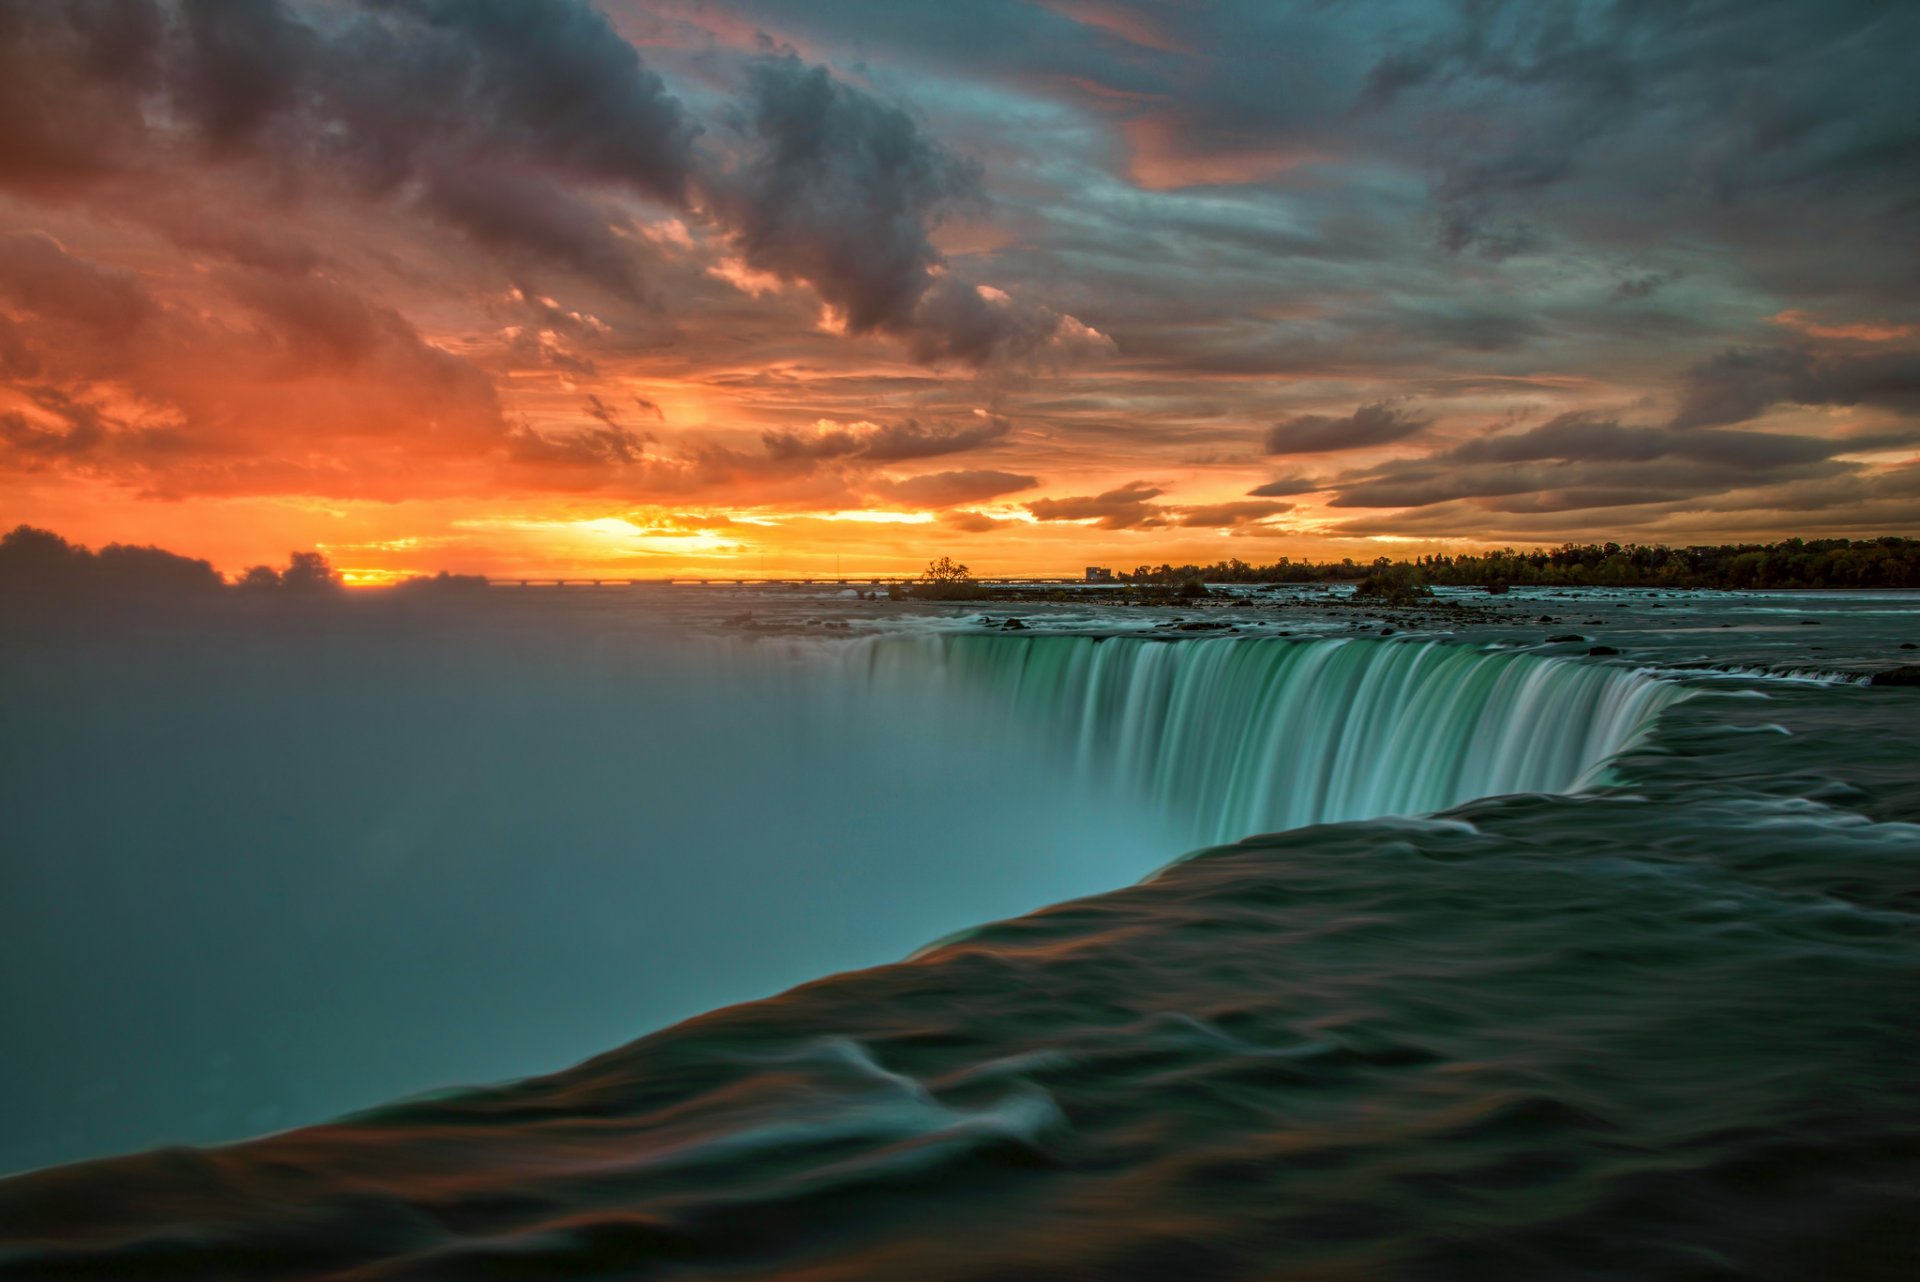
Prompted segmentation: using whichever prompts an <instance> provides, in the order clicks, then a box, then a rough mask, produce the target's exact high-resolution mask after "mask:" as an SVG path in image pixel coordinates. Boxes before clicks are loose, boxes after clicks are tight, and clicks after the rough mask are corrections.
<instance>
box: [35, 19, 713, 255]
mask: <svg viewBox="0 0 1920 1282" xmlns="http://www.w3.org/2000/svg"><path fill="white" fill-rule="evenodd" d="M0 71H3V72H6V73H8V74H5V75H0V111H4V114H5V116H6V117H7V119H8V121H9V125H8V129H7V130H6V133H5V137H6V139H7V141H6V142H4V143H0V185H13V186H23V187H28V188H32V187H36V186H40V185H44V184H46V183H49V182H68V183H72V182H79V181H84V180H87V179H92V178H99V177H102V176H105V175H107V174H110V173H115V172H118V173H123V174H132V175H146V174H150V173H151V171H152V169H153V167H154V166H155V165H156V164H158V163H160V161H161V160H162V159H163V158H164V156H165V154H166V147H167V143H168V139H169V135H168V134H167V133H166V132H165V131H163V130H160V129H158V128H156V127H155V126H154V125H153V124H152V123H151V121H152V116H153V110H152V109H153V108H154V107H156V106H163V107H166V108H170V109H171V112H172V114H173V117H174V119H176V120H177V121H179V122H181V123H184V124H186V125H188V126H190V127H191V132H192V136H194V137H195V138H197V140H198V142H199V143H200V144H201V145H203V146H204V147H206V148H208V149H210V150H212V151H214V152H216V153H220V154H232V153H236V152H239V151H242V150H246V151H249V152H250V154H251V155H253V156H254V157H255V158H256V159H258V160H259V161H260V162H261V163H263V164H266V165H269V166H273V167H276V168H279V169H280V170H282V171H283V172H284V173H285V174H286V175H287V176H288V177H290V178H293V179H295V180H299V179H301V178H303V177H304V176H305V173H304V171H306V170H307V169H308V168H309V167H311V168H313V169H315V170H321V171H333V170H337V169H339V168H341V167H343V166H344V168H345V169H346V170H348V171H349V172H351V173H353V174H354V175H356V176H357V178H358V180H359V181H360V182H361V183H362V184H363V185H364V186H365V187H367V188H369V189H371V190H373V191H376V192H400V191H403V190H405V189H406V187H407V184H409V183H415V182H417V183H418V185H419V186H420V188H421V189H422V190H423V192H424V196H425V203H426V206H427V207H428V208H429V209H431V210H432V211H433V212H435V213H436V214H438V215H439V216H440V217H442V218H443V219H445V220H446V221H448V222H450V223H453V224H455V225H457V226H459V227H461V228H462V229H463V230H465V231H468V232H469V233H471V234H472V235H474V236H475V237H476V238H477V239H479V240H480V241H482V242H483V243H486V244H488V245H490V246H493V247H496V248H511V249H516V250H520V251H524V252H526V253H529V254H532V255H535V256H539V257H547V258H553V259H557V260H559V261H561V262H562V263H564V264H566V265H568V266H572V267H575V268H579V269H586V270H595V271H599V270H607V269H609V268H610V267H613V266H615V264H613V262H612V259H613V258H614V257H615V256H616V255H617V254H618V250H617V247H616V246H615V243H614V241H613V239H612V237H611V234H610V232H609V230H608V220H607V218H606V217H605V216H603V215H596V214H594V213H592V212H591V211H590V209H589V207H588V205H587V204H586V203H585V202H584V200H583V199H582V197H581V196H579V195H578V194H576V193H572V192H569V191H566V190H563V189H561V188H560V187H559V186H557V185H556V183H555V182H554V181H553V179H552V178H550V177H548V176H547V175H562V176H564V177H565V178H566V180H568V181H570V182H574V183H581V182H584V183H603V184H609V185H613V186H618V187H624V188H627V189H629V190H631V191H634V192H636V193H638V194H641V195H644V196H648V197H651V198H654V199H657V200H662V201H665V202H668V203H670V204H678V203H680V202H681V201H682V200H683V199H684V197H685V193H686V189H687V181H688V177H689V175H690V174H691V172H692V168H693V148H692V142H693V137H694V134H695V132H696V130H695V128H694V126H693V124H692V123H691V122H690V121H689V120H688V118H687V116H686V114H685V112H684V111H683V110H682V108H681V107H680V104H679V103H678V101H677V100H675V99H674V98H673V97H672V96H671V95H669V94H668V93H667V91H666V87H665V84H664V83H663V82H662V81H661V79H660V78H659V76H657V75H656V74H654V73H653V72H652V71H651V70H650V69H648V68H647V67H646V66H645V65H644V64H643V63H642V62H641V60H640V57H639V55H638V53H637V52H636V51H635V50H634V48H633V46H632V45H630V44H628V43H627V42H626V41H625V40H623V39H621V38H620V36H619V35H618V34H616V33H615V32H614V30H613V28H612V27H611V26H609V25H608V24H607V22H606V20H605V19H604V18H603V17H602V16H600V15H599V14H598V13H596V12H595V11H594V10H593V9H591V8H589V7H588V6H586V5H585V4H582V3H577V2H575V0H548V2H546V3H524V2H520V0H458V2H455V0H388V2H379V3H376V2H375V0H361V2H358V3H342V4H339V5H327V4H313V3H309V4H302V5H293V4H283V3H281V2H280V0H258V2H257V3H249V4H226V3H219V2H218V0H177V3H173V4H164V5H162V4H146V3H137V2H130V3H126V4H118V5H108V4H87V3H79V4H58V5H53V4H49V5H22V6H9V7H8V9H7V11H6V12H5V13H4V14H0ZM617 274H618V273H617V272H616V276H617Z"/></svg>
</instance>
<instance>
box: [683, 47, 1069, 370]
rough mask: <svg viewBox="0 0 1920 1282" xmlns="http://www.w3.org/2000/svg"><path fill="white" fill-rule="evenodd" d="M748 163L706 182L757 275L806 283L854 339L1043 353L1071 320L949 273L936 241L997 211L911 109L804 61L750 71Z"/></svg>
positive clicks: (941, 354) (976, 175) (989, 354)
mask: <svg viewBox="0 0 1920 1282" xmlns="http://www.w3.org/2000/svg"><path fill="white" fill-rule="evenodd" d="M747 80H748V98H749V104H750V105H749V107H748V109H747V111H746V112H745V114H744V118H743V120H742V121H741V122H740V128H741V130H742V132H743V133H744V134H745V136H746V139H747V143H748V146H747V154H746V157H745V159H744V161H743V162H742V163H740V164H739V165H737V166H735V167H733V168H730V169H727V170H724V171H721V172H717V173H714V174H712V175H710V176H709V177H708V178H707V183H708V185H709V186H710V188H711V189H712V200H713V205H714V209H715V211H716V213H717V214H718V215H719V217H720V220H721V222H722V223H723V224H724V225H725V226H726V227H727V228H728V229H729V230H730V232H731V234H732V236H733V238H734V240H735V242H736V244H737V245H738V247H739V250H740V253H741V256H742V257H743V258H744V259H745V260H746V262H747V263H748V264H750V265H751V266H753V267H755V268H757V269H759V270H761V271H766V272H771V273H772V274H774V275H776V276H778V277H780V278H782V279H784V280H790V281H802V282H805V283H806V284H808V285H810V286H811V287H812V288H813V290H814V291H815V292H816V293H817V294H819V295H820V297H821V298H822V299H823V300H824V301H825V302H826V303H827V304H829V305H830V306H831V307H833V308H834V309H835V310H836V311H837V312H838V313H839V314H840V316H841V318H842V320H843V322H844V324H845V326H846V329H847V331H848V332H850V333H854V334H864V333H870V332H874V331H879V332H884V333H890V334H894V335H898V336H900V337H903V338H905V339H906V340H907V341H908V344H909V347H910V349H911V351H912V353H913V355H914V356H915V358H916V359H918V360H923V361H937V360H942V359H947V358H952V359H955V360H959V361H963V362H966V363H969V364H974V365H979V364H984V363H985V362H987V361H988V360H990V359H992V358H994V357H996V356H1001V355H1006V356H1011V357H1015V358H1025V357H1030V356H1032V355H1034V354H1035V353H1037V352H1038V351H1039V350H1040V349H1042V348H1044V347H1045V346H1047V345H1048V344H1049V343H1050V342H1052V341H1054V340H1055V339H1056V338H1057V337H1058V336H1059V335H1060V333H1061V329H1062V325H1063V318H1062V317H1061V316H1059V315H1058V314H1057V313H1055V312H1052V311H1050V310H1048V309H1046V308H1044V307H1039V306H1036V305H1034V304H1030V303H1026V302H1023V301H1021V300H1018V299H1015V298H1013V297H1011V296H1009V295H1007V294H1005V293H1004V292H1002V291H998V290H995V291H988V292H983V291H982V290H981V289H979V288H978V287H977V286H975V285H973V284H971V283H969V282H967V281H965V280H962V279H959V278H957V277H955V276H953V275H951V274H949V273H948V270H947V260H946V258H945V256H944V255H943V254H941V252H940V251H939V250H938V249H937V248H936V247H935V246H934V244H933V240H932V233H933V230H934V228H936V227H937V226H938V225H939V224H940V223H941V221H942V220H944V219H945V218H946V217H947V216H948V215H949V214H951V213H953V212H955V211H957V210H964V209H973V210H978V209H980V208H982V207H983V205H984V200H985V197H984V192H983V188H982V184H981V171H980V167H979V165H978V164H977V163H976V162H974V161H971V160H967V159H964V158H962V157H959V156H956V155H955V154H953V153H952V152H950V151H949V150H948V149H947V148H946V147H944V146H943V145H941V143H940V142H939V141H938V140H937V139H935V138H934V137H933V136H932V135H931V134H929V133H928V132H927V131H926V130H925V129H923V128H922V127H921V125H920V123H919V121H917V120H916V119H915V118H914V117H913V116H912V115H911V114H909V113H908V111H907V110H906V109H905V108H904V107H902V106H901V105H899V104H898V103H894V102H889V101H884V100H882V99H880V98H878V97H875V96H874V95H872V94H869V93H866V92H865V91H863V90H861V89H858V88H855V87H854V86H852V85H849V84H846V83H845V82H843V81H840V80H837V79H835V78H834V77H833V76H832V75H831V74H829V72H828V71H827V69H826V68H825V67H818V66H808V65H807V64H806V63H803V62H802V61H800V59H799V58H798V57H796V56H794V55H793V54H791V53H785V54H781V55H778V56H774V57H769V58H764V59H762V60H760V61H758V62H756V63H754V64H753V65H752V66H750V67H749V68H748V72H747Z"/></svg>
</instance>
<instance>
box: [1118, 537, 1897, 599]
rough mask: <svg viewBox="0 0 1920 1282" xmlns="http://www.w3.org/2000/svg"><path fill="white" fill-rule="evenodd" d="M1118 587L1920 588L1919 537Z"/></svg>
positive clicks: (1392, 565)
mask: <svg viewBox="0 0 1920 1282" xmlns="http://www.w3.org/2000/svg"><path fill="white" fill-rule="evenodd" d="M1116 577H1118V578H1119V579H1120V580H1121V581H1122V582H1124V583H1133V584H1156V585H1175V584H1182V583H1188V582H1191V581H1193V580H1195V579H1199V580H1200V581H1202V582H1205V583H1275V584H1283V583H1358V584H1360V590H1362V591H1364V592H1365V593H1367V594H1368V595H1381V596H1405V595H1418V594H1419V593H1420V592H1421V591H1422V590H1423V589H1425V588H1427V587H1429V586H1447V587H1489V586H1491V587H1502V586H1513V587H1534V586H1543V587H1610V588H1611V587H1624V588H1636V587H1638V588H1722V589H1741V588H1920V539H1908V538H1899V537H1895V536H1892V535H1889V536H1887V537H1884V538H1877V539H1785V540H1782V541H1781V542H1779V543H1724V544H1714V545H1706V546H1694V547H1666V546H1664V545H1661V544H1657V543H1626V544H1621V543H1565V544H1562V545H1561V546H1559V547H1557V548H1552V549H1536V550H1533V551H1516V550H1514V549H1513V548H1504V549H1502V550H1500V551H1497V552H1481V553H1472V554H1462V555H1458V556H1447V555H1435V556H1420V557H1414V558H1412V559H1410V560H1399V561H1396V560H1393V559H1392V558H1389V557H1380V558H1378V559H1376V560H1374V561H1371V562H1360V561H1354V560H1351V559H1347V560H1342V561H1318V562H1316V561H1295V560H1292V559H1291V558H1288V557H1284V556H1283V557H1281V558H1280V559H1279V560H1278V561H1274V562H1271V563H1270V564H1266V565H1254V564H1250V563H1248V562H1246V561H1240V560H1231V561H1216V562H1214V563H1213V564H1211V565H1160V566H1149V565H1143V566H1140V567H1138V568H1137V569H1135V570H1133V571H1132V572H1130V573H1128V572H1122V573H1121V574H1119V575H1118V576H1116Z"/></svg>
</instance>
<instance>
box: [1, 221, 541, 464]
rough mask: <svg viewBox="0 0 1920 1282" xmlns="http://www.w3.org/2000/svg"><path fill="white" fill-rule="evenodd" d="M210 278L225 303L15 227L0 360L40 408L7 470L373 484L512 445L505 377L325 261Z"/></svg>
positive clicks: (17, 416) (4, 247)
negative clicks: (170, 294)
mask: <svg viewBox="0 0 1920 1282" xmlns="http://www.w3.org/2000/svg"><path fill="white" fill-rule="evenodd" d="M206 285H207V287H208V288H209V289H211V290H212V291H213V295H212V298H213V300H215V301H216V302H217V306H212V307H207V306H187V305H180V304H176V303H173V302H171V301H163V300H161V299H159V298H156V297H155V296H154V295H153V294H152V293H151V291H150V290H149V289H148V288H147V287H146V286H145V284H144V283H143V282H141V281H140V280H138V279H137V278H135V277H133V276H132V275H130V274H129V273H126V272H124V271H121V270H118V269H115V268H110V267H106V266H103V265H101V264H99V263H96V262H93V261H91V260H89V259H85V258H81V257H79V256H77V255H75V254H72V253H70V252H69V251H68V250H67V249H66V248H65V247H64V246H62V245H60V244H59V243H58V242H56V241H54V240H53V239H52V238H51V237H47V236H42V235H35V234H27V235H15V236H6V237H0V374H3V375H4V377H5V379H6V381H7V384H8V386H9V387H10V389H11V390H12V391H13V392H14V394H15V395H16V396H18V397H20V398H22V399H24V400H25V401H27V402H28V403H29V404H30V407H31V408H30V409H26V410H17V411H13V412H12V413H11V415H10V417H9V418H8V420H7V425H6V428H5V431H6V435H7V437H8V439H9V440H10V441H11V442H12V443H13V445H14V446H15V447H16V452H15V454H14V455H12V456H0V470H4V469H5V468H6V467H8V466H11V467H34V468H46V467H52V466H59V467H62V468H65V469H66V470H68V471H71V472H74V473H75V474H84V475H89V476H93V477H102V478H106V479H110V480H117V481H121V482H126V483H134V484H138V485H140V486H142V487H143V488H145V489H147V490H148V491H150V492H153V493H158V494H165V495H169V496H177V495H179V494H184V493H219V492H230V491H231V490H233V489H235V488H242V489H244V488H247V487H253V488H254V489H255V490H256V492H273V493H285V492H305V493H341V492H347V493H367V492H373V491H377V490H380V489H382V488H383V487H385V486H390V485H395V484H399V483H401V482H402V481H403V480H404V479H406V478H408V477H409V475H410V474H411V477H412V479H411V480H410V481H409V482H408V483H410V484H417V483H418V481H419V476H418V472H417V469H418V468H419V467H420V465H422V464H430V463H440V464H446V463H452V462H457V461H459V460H462V459H467V460H471V459H475V458H478V457H481V456H484V455H485V454H487V453H488V452H490V451H492V450H494V449H495V448H497V447H498V446H499V445H500V444H501V443H502V441H503V439H504V424H503V422H502V416H501V409H500V403H499V400H498V396H497V394H496V392H495V389H494V386H493V383H492V380H491V379H490V378H489V377H488V376H487V375H486V374H485V373H484V372H482V371H481V370H480V369H478V368H477V367H476V366H474V365H473V364H471V363H470V362H468V361H466V360H463V359H462V358H460V357H458V356H456V355H454V354H453V353H451V352H448V351H446V350H445V349H443V348H440V347H438V346H435V345H434V344H432V343H429V342H428V341H426V340H425V339H424V338H423V337H422V336H421V334H420V333H419V331H418V330H416V329H415V328H414V327H413V326H412V324H410V323H409V322H408V321H407V320H406V318H405V317H403V316H402V315H401V314H400V313H399V312H398V311H396V310H395V309H393V308H391V307H387V306H384V305H382V304H380V303H377V302H374V301H371V300H369V299H367V298H365V297H364V296H362V295H360V294H358V293H357V292H355V291H353V290H351V289H348V288H347V287H346V286H344V285H342V284H340V283H338V282H335V281H332V280H328V279H326V278H323V277H318V276H307V277H295V276H288V275H284V274H279V273H274V272H268V271H248V270H243V269H238V268H234V269H226V270H223V271H220V272H215V273H212V274H210V275H209V276H208V278H207V280H206ZM8 313H11V315H8ZM349 457H351V458H352V460H353V464H354V466H352V467H348V466H346V460H347V459H348V458H349Z"/></svg>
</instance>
